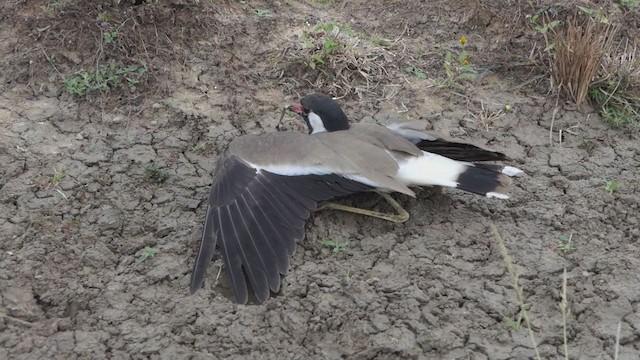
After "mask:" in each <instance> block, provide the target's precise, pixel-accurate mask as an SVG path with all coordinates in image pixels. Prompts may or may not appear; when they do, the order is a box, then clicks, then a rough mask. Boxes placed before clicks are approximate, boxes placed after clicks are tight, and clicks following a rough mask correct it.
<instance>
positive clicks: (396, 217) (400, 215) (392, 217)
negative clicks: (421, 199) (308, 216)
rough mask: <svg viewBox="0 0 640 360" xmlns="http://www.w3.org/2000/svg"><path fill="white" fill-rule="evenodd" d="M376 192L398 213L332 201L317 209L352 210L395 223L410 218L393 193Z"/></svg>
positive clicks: (352, 211) (355, 212)
mask: <svg viewBox="0 0 640 360" xmlns="http://www.w3.org/2000/svg"><path fill="white" fill-rule="evenodd" d="M375 192H376V193H378V194H379V195H380V196H382V198H383V199H385V200H386V201H387V203H389V205H391V206H393V208H394V209H395V210H396V212H397V214H387V213H382V212H378V211H373V210H366V209H361V208H357V207H353V206H347V205H342V204H337V203H332V202H329V203H325V204H322V205H321V206H319V207H318V209H317V210H316V211H320V210H326V209H332V210H340V211H346V212H351V213H354V214H360V215H365V216H371V217H375V218H378V219H383V220H387V221H392V222H395V223H403V222H406V221H407V220H409V213H408V212H407V210H405V209H404V208H403V207H402V205H400V204H399V203H398V202H397V201H395V200H394V199H393V198H392V197H391V195H389V194H388V193H386V192H382V191H375Z"/></svg>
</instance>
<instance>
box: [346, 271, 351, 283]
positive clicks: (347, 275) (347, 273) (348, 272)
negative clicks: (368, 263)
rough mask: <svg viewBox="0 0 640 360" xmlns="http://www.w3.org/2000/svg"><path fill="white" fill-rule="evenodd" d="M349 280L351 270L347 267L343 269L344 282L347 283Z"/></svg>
mask: <svg viewBox="0 0 640 360" xmlns="http://www.w3.org/2000/svg"><path fill="white" fill-rule="evenodd" d="M350 281H351V271H349V269H347V270H345V271H344V282H346V283H349V282H350Z"/></svg>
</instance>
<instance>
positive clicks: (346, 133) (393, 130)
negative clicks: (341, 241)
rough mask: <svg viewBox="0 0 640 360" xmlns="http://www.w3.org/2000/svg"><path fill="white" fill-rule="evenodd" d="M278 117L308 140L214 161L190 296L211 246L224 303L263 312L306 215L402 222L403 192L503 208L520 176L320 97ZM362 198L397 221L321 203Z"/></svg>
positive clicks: (254, 141)
mask: <svg viewBox="0 0 640 360" xmlns="http://www.w3.org/2000/svg"><path fill="white" fill-rule="evenodd" d="M287 109H288V110H289V111H292V112H294V113H296V114H298V115H299V116H300V117H301V118H302V120H303V121H304V123H305V124H306V125H307V128H308V133H302V132H271V133H264V134H259V135H255V134H248V135H243V136H240V137H237V138H235V139H233V140H232V141H231V142H230V144H229V146H228V147H227V149H226V150H225V151H224V152H223V154H222V155H221V156H220V157H219V159H218V161H217V163H216V166H215V169H214V171H213V180H212V185H211V191H210V194H209V199H208V204H207V210H206V215H205V220H204V226H203V232H202V238H201V241H200V246H199V248H198V251H197V253H196V257H195V262H194V265H193V271H192V273H191V280H190V293H191V294H193V293H195V292H196V291H197V290H199V289H200V288H202V286H203V284H204V280H205V275H206V272H207V268H208V267H209V265H210V263H211V262H212V259H213V256H214V252H215V249H216V246H218V247H219V251H220V254H221V257H222V260H223V265H224V268H225V272H226V274H227V277H228V279H229V286H230V288H231V291H232V294H233V300H234V301H235V302H236V303H239V304H246V303H247V301H248V299H249V295H250V291H249V290H250V289H251V290H252V293H253V295H254V297H255V299H256V300H257V301H258V303H264V302H265V301H267V300H268V299H269V298H270V295H271V293H272V292H273V293H277V292H278V291H279V290H280V286H281V281H282V276H284V275H286V273H287V271H288V269H289V266H290V258H291V257H292V255H293V253H294V252H295V249H296V244H297V242H299V241H301V240H302V239H303V238H304V227H305V223H306V220H308V218H309V217H310V215H311V213H313V212H314V211H318V210H319V209H327V208H328V209H336V210H344V211H351V212H357V213H361V214H365V215H370V216H374V217H379V218H382V219H385V220H391V221H395V222H404V221H406V220H407V219H408V218H409V214H408V213H407V212H406V210H404V209H403V208H402V206H400V205H399V204H398V203H397V202H396V201H395V200H394V199H393V198H392V197H391V196H390V195H389V194H390V193H401V194H405V195H409V196H412V197H415V193H414V191H413V190H412V189H411V188H412V187H421V186H434V185H439V186H444V187H450V188H457V189H460V190H463V191H466V192H470V193H475V194H479V195H484V196H487V197H490V198H491V197H493V198H498V199H508V195H507V192H508V185H509V183H510V179H509V178H510V177H511V176H515V175H518V174H520V173H521V172H522V170H520V169H518V168H515V167H512V166H504V165H497V164H486V163H474V162H473V161H487V160H507V159H508V158H507V157H506V156H505V155H504V154H502V153H499V152H494V151H491V150H487V149H483V148H480V147H476V146H473V145H468V144H462V143H453V142H447V141H446V140H443V139H441V138H438V137H436V136H433V135H430V134H428V133H427V132H424V131H421V130H420V126H419V124H418V123H416V122H413V123H412V122H406V123H400V124H392V125H389V126H387V127H385V126H381V125H377V124H350V123H349V120H348V118H347V116H346V114H345V113H344V111H343V110H342V108H341V107H340V105H339V104H338V103H337V101H335V100H334V99H333V98H331V97H330V96H328V95H326V94H315V93H314V94H310V95H306V96H304V97H302V98H301V99H300V101H299V103H297V104H294V105H290V106H288V107H287ZM456 144H457V145H456ZM425 149H426V150H425ZM427 150H431V151H430V152H429V151H427ZM465 154H467V155H465ZM447 156H449V157H447ZM366 191H375V192H377V193H379V194H380V195H381V196H383V197H384V198H385V199H386V200H387V201H388V202H389V203H390V204H391V205H392V206H393V207H394V208H395V209H396V211H397V212H398V214H396V215H390V214H383V213H377V212H374V211H370V210H366V209H358V208H351V207H347V206H344V205H340V204H336V203H331V202H327V201H329V200H331V199H335V198H337V197H341V196H345V195H349V194H354V193H360V192H366Z"/></svg>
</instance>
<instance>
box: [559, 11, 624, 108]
mask: <svg viewBox="0 0 640 360" xmlns="http://www.w3.org/2000/svg"><path fill="white" fill-rule="evenodd" d="M615 32H616V27H615V26H613V25H611V24H610V23H609V22H608V21H603V20H602V19H598V17H597V16H596V17H592V16H585V15H583V14H579V13H576V14H575V15H574V16H573V17H572V18H571V19H569V20H568V21H567V22H566V24H565V26H564V28H563V29H561V30H559V31H558V32H557V33H556V34H555V47H556V51H555V58H554V59H553V63H552V72H551V79H552V83H551V84H552V88H557V89H558V90H559V91H560V94H561V95H562V96H564V97H565V98H568V99H572V100H573V101H574V102H575V103H576V104H578V105H580V104H582V102H584V100H586V99H587V95H588V93H589V88H590V87H591V83H592V81H593V80H594V77H595V75H596V73H597V72H598V69H599V68H600V65H601V62H602V59H603V57H604V55H605V54H609V53H610V52H611V48H612V46H611V44H612V39H613V35H614V34H615Z"/></svg>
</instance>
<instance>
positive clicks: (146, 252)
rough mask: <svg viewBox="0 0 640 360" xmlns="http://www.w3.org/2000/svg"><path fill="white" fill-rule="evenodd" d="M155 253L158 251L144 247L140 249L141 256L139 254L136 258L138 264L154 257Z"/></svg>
mask: <svg viewBox="0 0 640 360" xmlns="http://www.w3.org/2000/svg"><path fill="white" fill-rule="evenodd" d="M157 253H158V249H156V248H153V247H148V246H146V247H145V248H144V249H142V254H140V256H139V257H138V264H142V263H143V262H145V261H147V260H148V259H149V258H152V257H154V256H155V255H156V254H157Z"/></svg>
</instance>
